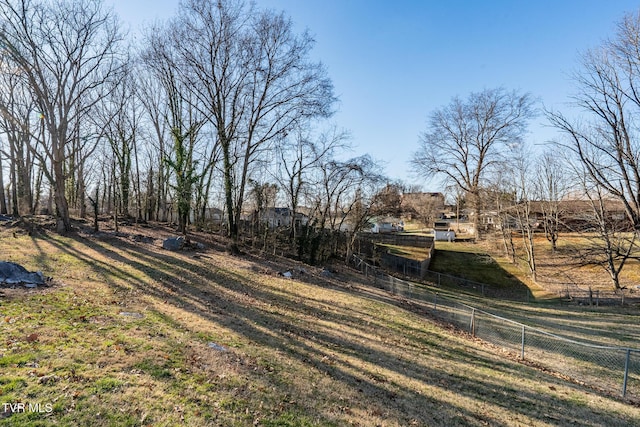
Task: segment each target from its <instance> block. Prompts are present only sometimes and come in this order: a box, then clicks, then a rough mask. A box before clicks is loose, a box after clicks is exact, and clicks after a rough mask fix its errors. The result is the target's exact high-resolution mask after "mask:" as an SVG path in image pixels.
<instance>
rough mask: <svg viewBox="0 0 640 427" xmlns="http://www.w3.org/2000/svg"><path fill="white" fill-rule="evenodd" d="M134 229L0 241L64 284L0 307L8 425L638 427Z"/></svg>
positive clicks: (2, 415) (527, 374)
mask: <svg viewBox="0 0 640 427" xmlns="http://www.w3.org/2000/svg"><path fill="white" fill-rule="evenodd" d="M131 232H132V233H133V234H129V235H127V234H122V235H120V237H118V236H116V235H114V234H102V235H99V236H95V237H94V236H90V235H80V236H71V237H60V236H57V235H52V234H40V235H38V236H35V237H31V236H28V235H25V234H20V233H18V234H15V233H13V232H12V230H1V231H0V254H2V258H4V259H5V260H9V261H14V262H18V263H20V264H22V265H24V266H25V267H26V268H28V269H30V270H42V271H43V272H45V274H47V275H50V276H53V277H54V278H55V279H56V280H57V281H59V282H61V283H63V285H60V286H54V287H52V288H49V289H46V290H38V291H32V292H25V291H22V290H20V291H19V290H4V291H3V292H4V294H3V296H2V297H0V325H1V331H2V334H1V335H0V336H1V337H2V339H1V341H0V405H4V404H12V405H16V404H17V403H23V404H25V407H26V408H27V410H25V411H24V412H22V411H17V412H13V413H11V412H10V411H7V410H4V411H3V409H4V408H6V405H4V407H3V406H0V426H16V425H21V426H29V425H31V426H48V425H91V426H127V425H129V426H138V425H139V426H174V425H187V426H208V425H211V426H218V425H222V426H234V425H237V426H245V425H261V426H315V425H318V426H320V425H321V426H343V425H359V426H377V425H379V426H407V425H416V426H423V425H424V426H434V425H436V426H437V425H442V426H456V425H461V426H484V425H492V426H514V425H523V426H525V425H526V426H550V425H582V426H602V425H607V426H627V425H640V413H639V412H640V411H638V408H637V407H634V406H631V405H629V404H626V403H624V402H621V401H619V400H617V399H615V398H610V397H606V396H600V395H597V394H594V393H591V392H589V391H587V390H585V389H583V388H580V387H576V386H575V385H573V384H571V383H566V382H564V381H562V380H560V379H558V378H556V377H554V376H550V375H547V374H544V373H542V372H540V371H538V370H536V369H534V368H532V367H529V366H525V365H522V364H519V363H517V362H515V361H511V360H510V359H509V358H507V357H505V355H504V354H501V353H500V352H498V351H496V350H494V349H492V348H490V347H488V346H485V345H483V344H482V343H480V342H477V341H474V340H471V339H469V338H468V337H466V336H464V335H462V334H458V333H455V331H452V330H450V329H448V328H445V327H442V326H439V325H438V324H436V323H434V322H432V321H430V320H429V319H428V318H427V317H425V316H424V315H421V314H420V313H417V312H415V311H414V310H411V305H410V304H407V303H406V302H405V301H402V300H399V299H397V298H394V297H392V296H390V295H388V294H387V293H385V292H383V291H380V290H377V289H375V288H371V287H370V286H368V285H367V284H366V283H364V282H360V281H359V279H358V278H353V277H350V276H349V275H347V274H346V273H341V274H338V275H337V276H336V277H334V278H325V277H323V276H322V275H321V274H319V271H317V270H315V269H311V268H309V267H306V272H305V273H304V274H302V273H301V274H299V275H296V277H294V278H293V279H287V278H284V277H281V276H278V275H277V272H278V271H282V270H283V269H285V268H291V267H292V266H293V263H292V262H283V263H278V262H277V261H276V260H269V261H267V260H264V259H259V258H254V257H251V256H245V257H242V258H233V257H229V256H227V255H225V254H224V253H223V252H221V251H217V250H215V249H208V250H206V251H203V252H200V253H198V254H195V253H193V252H183V253H170V252H166V251H163V250H161V249H160V248H159V241H158V240H156V241H153V242H151V241H150V240H149V239H144V238H143V239H137V240H136V239H133V238H132V237H136V233H139V232H140V231H139V230H135V231H131ZM145 242H149V243H145ZM209 247H211V246H209ZM213 343H215V345H213ZM221 348H223V350H221ZM38 404H39V405H40V406H37V405H38ZM28 405H31V407H29V406H28ZM14 407H15V406H14ZM37 410H40V411H37Z"/></svg>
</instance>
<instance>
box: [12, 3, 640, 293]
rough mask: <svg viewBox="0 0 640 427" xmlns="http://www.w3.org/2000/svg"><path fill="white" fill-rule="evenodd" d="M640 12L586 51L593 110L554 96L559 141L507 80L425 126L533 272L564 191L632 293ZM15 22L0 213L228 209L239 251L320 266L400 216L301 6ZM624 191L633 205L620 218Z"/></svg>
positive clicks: (90, 10) (459, 183)
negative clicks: (536, 218) (282, 223)
mask: <svg viewBox="0 0 640 427" xmlns="http://www.w3.org/2000/svg"><path fill="white" fill-rule="evenodd" d="M639 22H640V18H639V16H638V14H637V13H636V14H630V15H628V16H627V17H625V19H624V20H622V21H621V22H620V23H619V26H618V31H617V33H616V34H615V36H614V37H612V38H611V39H610V40H608V41H606V42H604V43H603V44H602V45H601V46H598V47H596V48H594V49H592V50H591V51H589V52H586V53H585V54H584V55H583V57H582V64H581V69H580V71H579V72H578V73H576V75H575V76H574V79H575V81H576V82H577V84H578V85H577V87H578V88H579V89H578V91H577V92H576V94H575V96H574V98H573V101H574V104H575V106H576V107H578V108H579V109H580V110H581V114H580V116H579V119H574V118H573V116H571V117H567V116H565V115H563V113H561V112H558V111H548V110H542V114H544V115H545V116H546V117H547V120H548V123H549V124H550V125H551V126H553V127H555V128H556V129H559V130H560V131H561V133H562V135H564V136H563V138H560V139H558V140H557V141H553V142H550V143H548V144H546V145H545V149H544V150H543V151H542V152H540V150H538V151H537V152H534V150H533V148H532V146H531V144H530V143H529V141H528V140H527V126H528V124H529V122H530V120H531V119H533V117H535V116H536V115H537V114H540V113H541V112H540V109H539V108H537V106H536V104H537V103H536V101H535V100H534V99H533V98H532V96H531V95H530V94H528V93H521V92H518V91H510V90H507V89H505V88H495V89H486V90H483V91H480V92H476V93H471V94H469V95H468V97H466V98H462V97H454V98H453V99H452V101H451V102H450V103H449V104H448V105H445V106H443V107H441V108H439V109H437V110H435V111H433V112H432V113H431V114H430V115H429V120H428V123H427V128H426V130H425V132H424V133H423V134H422V135H420V142H419V148H418V150H417V151H416V152H415V153H413V157H412V159H411V164H412V167H413V169H414V171H415V172H416V174H417V175H418V176H422V177H425V178H433V177H436V176H437V177H440V178H444V183H445V185H447V188H449V189H450V192H451V193H452V194H455V195H456V198H457V199H458V200H464V202H465V203H466V204H467V206H468V207H470V208H471V210H472V212H473V213H474V215H472V218H474V220H475V221H479V218H480V217H481V213H482V212H483V211H486V210H487V209H491V210H495V211H497V212H500V216H499V218H501V220H500V221H502V223H503V224H502V226H501V227H500V229H501V230H503V242H504V247H505V251H506V252H507V253H510V254H511V256H513V257H514V258H515V253H514V249H513V248H514V244H513V241H512V239H513V233H512V232H510V227H511V226H512V225H513V223H514V218H515V219H516V221H515V222H516V223H517V224H518V225H517V228H518V230H519V231H520V232H521V234H522V238H523V242H524V243H525V244H524V247H525V248H527V250H526V252H527V256H526V258H527V264H528V266H529V269H530V272H531V273H532V275H534V276H535V265H536V263H535V248H534V239H533V231H534V230H533V226H534V225H533V224H531V223H530V221H529V220H528V218H529V216H530V211H531V206H532V205H531V204H532V203H533V202H539V203H542V205H543V207H544V208H543V209H544V212H545V217H544V218H545V219H544V221H543V223H542V227H543V228H544V232H545V235H546V236H547V238H548V239H549V241H550V242H551V245H552V247H553V248H556V245H557V240H558V236H559V229H560V227H561V225H562V224H560V222H561V215H560V213H559V209H560V208H559V206H560V202H561V201H562V200H565V199H567V198H569V197H574V198H576V197H579V198H581V199H582V200H586V201H588V202H589V204H590V207H591V208H590V209H589V212H588V213H585V216H586V217H588V220H589V221H590V223H591V224H592V225H593V227H592V228H594V229H596V230H597V231H598V233H599V234H598V235H599V237H598V244H597V245H596V246H597V247H598V248H604V249H603V250H602V251H601V252H599V253H600V254H604V255H603V257H600V258H599V259H600V260H601V262H602V263H603V265H605V268H607V271H609V272H610V274H611V277H612V280H613V281H614V283H615V284H616V287H619V286H620V284H619V281H618V279H619V273H620V271H621V269H622V267H623V266H624V265H625V262H626V261H627V260H628V259H631V258H633V257H635V256H636V255H637V250H636V243H637V239H638V237H639V233H640V231H639V230H640V167H639V165H638V162H639V161H640V159H639V157H640V154H639V152H640V150H639V149H638V148H639V147H638V142H637V136H638V135H637V133H638V130H637V129H638V123H636V121H637V119H636V117H637V113H638V112H639V110H640V96H639V95H638V92H639V88H638V77H639V76H640V65H639V64H640V54H639V53H638V52H640V46H639V44H638V40H640V24H639ZM0 24H1V26H0V84H1V85H2V86H3V88H2V90H0V133H1V138H0V213H9V214H12V215H14V216H24V215H32V214H35V213H38V212H41V211H45V212H49V213H51V214H53V215H55V217H56V218H57V229H58V231H60V232H68V231H71V230H72V223H71V217H72V213H73V214H76V213H77V215H79V216H81V217H86V216H88V215H93V216H94V219H95V227H96V228H97V227H98V222H97V218H98V215H100V214H110V215H113V216H114V217H115V219H116V221H115V224H116V226H117V224H118V219H122V218H125V219H134V220H139V221H154V220H157V221H171V222H175V223H176V224H177V227H178V230H179V231H180V232H181V233H183V234H185V235H186V234H187V233H188V230H189V227H199V226H202V225H203V224H205V223H206V222H207V220H208V219H210V217H211V215H212V214H211V212H212V209H214V208H220V209H221V212H220V213H219V216H220V218H221V222H222V228H223V232H224V233H225V234H226V235H227V236H228V237H229V238H230V240H229V241H230V242H231V243H230V244H229V250H230V251H232V252H235V251H237V250H238V243H239V239H240V238H241V237H242V236H243V235H250V236H251V237H252V239H253V243H252V244H254V245H261V246H262V247H263V248H265V249H266V248H267V247H268V246H269V245H271V246H272V247H275V246H277V245H278V244H283V245H288V247H289V248H293V249H292V250H293V251H294V252H295V253H296V255H297V256H298V257H299V258H300V259H304V260H307V261H311V262H318V261H320V260H322V259H325V258H326V257H329V256H332V255H335V254H336V253H337V252H338V250H337V248H338V246H340V248H341V251H340V253H341V254H342V255H344V256H347V257H348V256H349V254H350V251H351V250H352V247H353V242H354V240H353V239H354V238H355V235H356V232H357V231H358V230H361V229H362V228H364V227H366V224H367V222H368V221H369V219H370V218H371V217H372V216H373V215H379V214H388V213H398V212H399V211H398V207H397V204H396V205H394V203H395V202H393V203H392V202H390V201H389V200H391V199H393V200H395V201H397V200H398V197H396V196H397V194H396V195H393V197H391V196H392V195H390V191H389V188H390V186H389V185H388V183H389V179H388V178H386V177H384V176H383V175H382V174H381V173H380V171H381V169H382V168H381V166H380V164H379V163H378V162H377V161H376V160H375V159H372V158H371V157H370V156H368V155H362V156H357V157H350V156H349V151H350V137H349V134H348V131H345V130H341V129H338V128H337V127H336V126H335V125H332V124H331V117H332V114H333V112H334V108H335V105H336V101H337V98H336V95H335V94H334V91H333V85H332V82H331V79H330V77H329V75H328V73H327V70H326V69H325V67H324V66H323V65H322V63H320V62H316V61H314V60H312V57H311V51H312V48H313V45H314V41H313V38H312V37H311V35H310V34H309V33H308V32H296V31H295V30H294V27H293V24H292V22H291V20H290V19H289V18H288V17H287V16H286V14H284V13H279V12H275V11H272V10H265V9H261V8H259V7H257V6H256V5H255V4H253V3H250V2H244V1H242V0H185V1H183V2H181V4H180V6H179V9H178V11H177V13H176V15H175V16H173V17H172V18H171V19H169V20H168V21H167V22H163V23H158V24H154V25H151V26H149V27H147V28H146V29H145V30H144V32H143V36H142V37H141V38H140V40H139V41H136V42H134V41H132V40H131V39H130V38H129V37H127V35H126V34H125V33H124V32H123V30H122V26H121V23H120V21H119V19H118V17H117V16H116V15H115V13H114V12H113V10H111V9H109V8H108V7H106V6H105V4H104V3H103V2H102V1H100V0H52V1H44V0H20V1H17V0H0ZM397 188H398V189H399V190H398V191H399V192H400V193H401V192H402V188H403V185H401V184H400V185H398V186H397ZM391 193H393V192H391ZM611 200H615V201H617V202H618V203H619V204H620V205H621V206H622V207H623V208H622V211H623V212H624V218H623V219H621V220H617V221H613V220H612V219H611V212H610V209H611V206H612V205H611V203H610V201H611ZM276 205H283V206H286V207H287V209H288V212H287V214H288V215H289V218H290V226H289V227H288V228H287V229H286V231H285V232H284V233H279V234H278V233H275V232H273V231H271V229H270V228H269V227H266V226H265V224H264V220H263V219H264V217H265V215H267V214H268V212H271V210H272V209H273V208H275V207H276ZM425 215H426V217H428V218H431V219H433V215H432V213H428V214H425ZM537 225H538V226H540V224H537ZM476 229H479V224H476ZM628 230H632V232H631V233H629V232H628ZM278 242H280V243H278Z"/></svg>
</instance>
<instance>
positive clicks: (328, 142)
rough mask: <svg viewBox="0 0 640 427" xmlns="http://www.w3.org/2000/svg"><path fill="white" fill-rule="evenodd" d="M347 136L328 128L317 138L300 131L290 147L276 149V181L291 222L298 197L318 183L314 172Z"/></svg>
mask: <svg viewBox="0 0 640 427" xmlns="http://www.w3.org/2000/svg"><path fill="white" fill-rule="evenodd" d="M348 138H349V135H348V133H347V132H346V131H343V130H338V129H337V128H336V127H332V128H330V129H328V130H325V131H322V132H320V134H319V135H317V137H314V136H313V135H312V134H310V133H306V132H304V131H303V130H302V129H298V131H297V132H296V133H295V134H294V137H293V141H292V142H291V143H283V144H280V146H279V150H278V151H279V154H278V157H279V162H278V163H279V164H278V166H279V167H278V170H277V171H276V177H277V180H278V182H279V183H280V187H281V188H282V190H283V191H284V193H285V195H286V197H287V199H288V200H287V201H288V204H289V207H290V208H291V214H292V215H293V217H294V218H295V217H296V216H297V215H298V213H299V207H300V200H301V197H302V196H303V195H304V193H305V192H307V191H313V188H314V187H315V186H317V185H319V184H320V183H319V182H318V181H316V180H315V179H314V177H317V175H316V174H314V172H315V171H316V170H317V169H318V168H319V167H320V165H321V164H322V163H323V162H326V161H327V160H328V159H330V158H333V154H334V153H335V152H336V151H337V150H339V149H341V148H344V147H345V146H346V141H347V139H348ZM297 232H298V230H297V222H295V221H294V224H292V227H291V230H290V234H289V238H290V240H291V241H292V242H294V241H295V240H296V238H297Z"/></svg>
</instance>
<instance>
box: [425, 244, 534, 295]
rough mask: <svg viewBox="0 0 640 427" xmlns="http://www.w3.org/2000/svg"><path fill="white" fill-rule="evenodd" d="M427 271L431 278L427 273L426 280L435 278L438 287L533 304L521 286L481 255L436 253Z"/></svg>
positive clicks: (516, 280)
mask: <svg viewBox="0 0 640 427" xmlns="http://www.w3.org/2000/svg"><path fill="white" fill-rule="evenodd" d="M429 270H430V272H432V273H435V274H431V273H430V274H429V276H428V278H432V277H430V276H432V275H433V276H435V275H437V276H439V277H438V278H437V280H438V281H439V285H440V286H445V287H451V288H456V287H462V288H463V289H465V290H472V291H474V292H476V293H478V292H481V293H482V294H483V295H484V296H488V297H492V298H509V299H514V300H519V301H529V300H533V294H532V293H531V290H530V289H529V287H528V286H527V285H526V284H525V283H523V282H522V281H521V280H520V279H518V278H517V277H516V276H514V275H513V274H511V273H509V272H508V271H507V270H505V269H504V268H502V267H501V266H500V264H498V263H497V262H496V261H495V260H493V258H491V256H490V255H488V254H485V253H474V252H463V251H455V250H444V249H437V250H436V251H435V252H434V255H433V258H432V260H431V263H430V265H429Z"/></svg>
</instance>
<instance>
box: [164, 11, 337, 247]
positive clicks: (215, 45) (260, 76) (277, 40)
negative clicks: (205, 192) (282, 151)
mask: <svg viewBox="0 0 640 427" xmlns="http://www.w3.org/2000/svg"><path fill="white" fill-rule="evenodd" d="M168 31H169V35H170V37H171V39H172V42H171V46H172V48H173V49H174V50H175V51H176V53H177V55H178V57H179V62H180V64H181V66H180V67H178V69H179V70H181V72H183V74H184V76H185V78H187V79H188V80H189V81H190V82H192V85H191V88H192V89H193V90H194V93H195V96H196V98H197V105H198V106H199V107H200V108H202V110H203V111H204V112H205V113H206V115H207V116H208V117H210V118H211V122H212V124H213V126H214V127H215V129H216V131H217V143H218V144H220V147H221V151H222V161H223V175H224V188H225V199H226V208H227V211H228V214H227V218H228V221H229V224H228V226H229V227H228V228H229V235H230V237H231V238H232V239H233V242H234V243H232V245H231V249H232V250H234V248H235V242H236V241H237V238H238V222H239V219H240V214H241V211H242V205H243V201H244V193H245V186H246V184H247V180H248V178H249V172H250V170H251V167H252V163H253V162H254V161H255V160H256V159H257V158H259V157H260V156H261V154H262V152H263V151H264V150H266V149H267V148H268V146H269V145H270V144H272V143H273V142H274V141H276V140H277V139H278V138H280V137H281V136H282V135H283V134H284V133H286V132H288V131H289V130H291V129H292V128H293V127H294V125H296V124H297V123H298V122H300V121H301V120H306V119H308V118H312V117H317V116H326V115H329V114H330V113H331V111H330V107H331V104H332V103H333V100H334V98H333V94H332V86H331V83H330V81H329V79H328V78H327V77H326V72H325V70H324V67H322V65H321V64H317V63H313V62H311V61H310V60H309V52H310V50H311V47H312V46H313V40H312V38H311V37H310V36H309V35H308V34H307V33H303V34H301V35H297V34H295V33H294V32H293V27H292V24H291V21H290V20H288V19H287V18H285V17H284V15H282V14H276V13H273V12H271V11H257V10H256V9H255V8H253V7H247V6H245V4H244V3H243V2H242V1H237V0H222V1H213V0H188V1H186V2H185V3H183V7H182V9H181V11H180V16H179V17H178V19H176V20H175V21H174V22H173V23H172V24H171V26H170V28H169V30H168Z"/></svg>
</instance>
